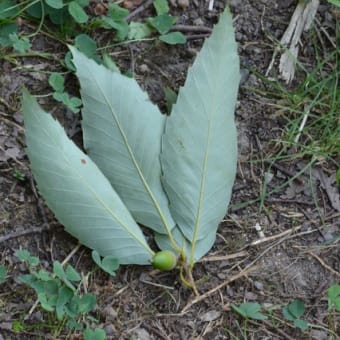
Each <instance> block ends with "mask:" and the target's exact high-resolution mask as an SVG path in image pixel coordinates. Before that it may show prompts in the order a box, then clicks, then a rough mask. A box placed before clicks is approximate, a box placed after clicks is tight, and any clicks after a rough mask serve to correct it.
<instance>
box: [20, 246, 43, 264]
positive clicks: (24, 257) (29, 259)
mask: <svg viewBox="0 0 340 340" xmlns="http://www.w3.org/2000/svg"><path fill="white" fill-rule="evenodd" d="M15 256H16V257H17V258H18V259H19V260H21V261H23V262H26V263H27V264H28V265H29V266H32V267H36V266H38V265H39V263H40V260H39V258H38V257H36V256H31V253H30V252H29V251H28V250H25V249H19V250H17V251H16V252H15Z"/></svg>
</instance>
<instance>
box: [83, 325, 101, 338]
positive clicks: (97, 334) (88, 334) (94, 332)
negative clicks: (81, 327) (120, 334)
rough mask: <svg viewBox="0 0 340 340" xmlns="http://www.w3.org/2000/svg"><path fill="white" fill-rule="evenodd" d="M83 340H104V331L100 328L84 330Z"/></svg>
mask: <svg viewBox="0 0 340 340" xmlns="http://www.w3.org/2000/svg"><path fill="white" fill-rule="evenodd" d="M83 336H84V340H104V339H105V336H106V334H105V331H104V330H103V329H100V328H95V329H91V328H89V327H88V328H86V330H85V331H84V333H83Z"/></svg>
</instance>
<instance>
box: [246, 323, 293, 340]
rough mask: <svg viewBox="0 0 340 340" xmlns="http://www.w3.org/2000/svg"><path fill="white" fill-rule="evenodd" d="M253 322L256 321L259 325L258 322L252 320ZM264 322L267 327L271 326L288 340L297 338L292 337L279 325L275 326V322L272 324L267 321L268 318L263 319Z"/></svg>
mask: <svg viewBox="0 0 340 340" xmlns="http://www.w3.org/2000/svg"><path fill="white" fill-rule="evenodd" d="M250 321H251V323H254V324H255V325H257V323H256V322H254V321H252V320H250ZM261 322H262V323H264V324H265V325H266V326H267V327H269V328H274V329H275V332H277V333H279V334H281V335H282V336H283V337H285V339H287V340H295V338H292V337H290V336H289V335H288V334H287V333H285V332H284V331H282V330H281V329H280V328H279V327H274V325H273V324H271V323H270V322H268V321H266V320H261Z"/></svg>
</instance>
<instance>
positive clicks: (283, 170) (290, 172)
mask: <svg viewBox="0 0 340 340" xmlns="http://www.w3.org/2000/svg"><path fill="white" fill-rule="evenodd" d="M266 163H267V164H269V166H270V167H273V168H275V169H276V170H279V171H281V172H282V173H284V174H285V175H287V176H289V177H294V176H295V173H293V172H292V171H290V170H288V169H286V168H284V167H283V166H281V165H280V164H277V163H272V162H269V161H267V162H266ZM295 180H296V181H298V182H300V183H301V184H304V180H303V179H301V178H300V177H297V178H295Z"/></svg>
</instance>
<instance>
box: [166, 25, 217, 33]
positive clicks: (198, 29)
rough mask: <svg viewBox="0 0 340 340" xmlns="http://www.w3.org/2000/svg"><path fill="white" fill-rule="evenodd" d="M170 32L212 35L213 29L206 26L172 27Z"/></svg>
mask: <svg viewBox="0 0 340 340" xmlns="http://www.w3.org/2000/svg"><path fill="white" fill-rule="evenodd" d="M170 31H180V32H186V33H187V32H205V33H211V32H212V29H211V28H210V27H206V26H192V25H174V26H172V27H171V30H170Z"/></svg>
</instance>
